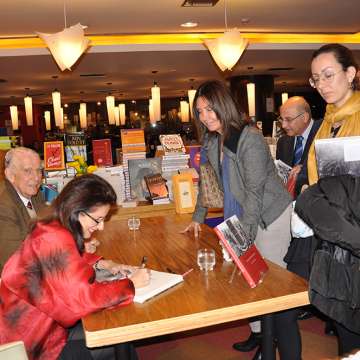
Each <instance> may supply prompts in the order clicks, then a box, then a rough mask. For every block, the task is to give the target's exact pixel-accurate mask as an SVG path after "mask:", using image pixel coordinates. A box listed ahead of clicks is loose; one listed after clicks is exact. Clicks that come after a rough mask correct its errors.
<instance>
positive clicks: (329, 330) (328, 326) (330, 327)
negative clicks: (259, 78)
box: [324, 319, 336, 336]
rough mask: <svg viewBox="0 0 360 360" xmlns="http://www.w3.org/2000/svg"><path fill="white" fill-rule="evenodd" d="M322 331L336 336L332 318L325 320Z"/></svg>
mask: <svg viewBox="0 0 360 360" xmlns="http://www.w3.org/2000/svg"><path fill="white" fill-rule="evenodd" d="M324 333H325V334H326V335H330V336H336V328H335V325H334V322H333V321H332V320H329V319H328V320H326V322H325V329H324Z"/></svg>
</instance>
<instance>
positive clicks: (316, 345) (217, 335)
mask: <svg viewBox="0 0 360 360" xmlns="http://www.w3.org/2000/svg"><path fill="white" fill-rule="evenodd" d="M299 323H300V328H301V336H302V342H303V352H302V358H303V360H322V359H327V360H328V359H335V358H336V356H337V341H336V338H335V337H334V336H327V335H325V334H324V331H323V330H324V323H323V322H322V321H321V320H319V319H317V318H315V317H314V318H311V319H308V320H302V321H300V322H299ZM248 334H249V327H248V325H247V322H246V321H241V322H236V323H231V324H225V325H222V326H217V327H210V328H206V329H201V330H196V331H191V332H186V333H180V334H177V335H170V336H163V337H158V338H152V339H149V340H147V341H142V342H141V343H137V344H136V345H137V351H138V354H139V358H140V360H192V359H196V360H235V359H244V360H246V359H251V358H252V356H253V354H254V351H253V352H251V353H240V352H237V351H235V350H233V349H232V344H233V343H234V342H236V341H239V340H242V339H246V338H247V336H248Z"/></svg>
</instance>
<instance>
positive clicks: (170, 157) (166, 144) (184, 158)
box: [160, 134, 190, 198]
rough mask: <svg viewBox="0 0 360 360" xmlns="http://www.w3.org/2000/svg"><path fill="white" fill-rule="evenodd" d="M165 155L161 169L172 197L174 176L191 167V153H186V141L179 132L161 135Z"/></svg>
mask: <svg viewBox="0 0 360 360" xmlns="http://www.w3.org/2000/svg"><path fill="white" fill-rule="evenodd" d="M160 143H161V145H162V148H163V151H164V155H163V156H162V158H161V171H162V175H163V177H164V178H165V179H166V181H167V185H168V188H169V189H170V198H172V192H171V189H172V184H171V182H172V180H171V178H172V176H173V175H174V174H178V173H179V172H180V171H181V170H183V169H188V168H189V158H190V155H189V154H186V153H185V147H184V143H183V141H182V138H181V136H180V135H179V134H168V135H160Z"/></svg>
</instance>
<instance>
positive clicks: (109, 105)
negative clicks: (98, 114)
mask: <svg viewBox="0 0 360 360" xmlns="http://www.w3.org/2000/svg"><path fill="white" fill-rule="evenodd" d="M114 108H115V97H114V96H112V95H108V96H107V97H106V109H107V114H108V119H109V125H115V111H114Z"/></svg>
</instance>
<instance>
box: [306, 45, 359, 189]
mask: <svg viewBox="0 0 360 360" xmlns="http://www.w3.org/2000/svg"><path fill="white" fill-rule="evenodd" d="M358 70H359V66H358V64H357V63H356V61H355V59H354V56H353V54H352V52H351V51H350V50H349V49H348V48H347V47H345V46H343V45H340V44H327V45H324V46H322V47H321V48H320V49H318V50H316V51H315V52H314V54H313V56H312V62H311V77H310V79H309V81H310V85H311V86H312V87H313V88H315V89H316V90H317V91H318V92H319V94H320V95H321V96H322V98H323V99H324V100H325V101H326V102H327V104H328V105H327V107H326V113H325V118H324V121H323V122H322V124H321V126H320V128H319V130H318V132H317V134H316V136H315V140H317V139H328V138H332V137H344V136H358V135H360V92H359V91H358V90H359V78H358V77H357V76H356V74H357V71H358ZM308 176H309V184H310V185H312V184H314V183H316V182H317V181H318V173H317V167H316V158H315V147H314V143H313V144H312V145H311V148H310V151H309V157H308Z"/></svg>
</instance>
